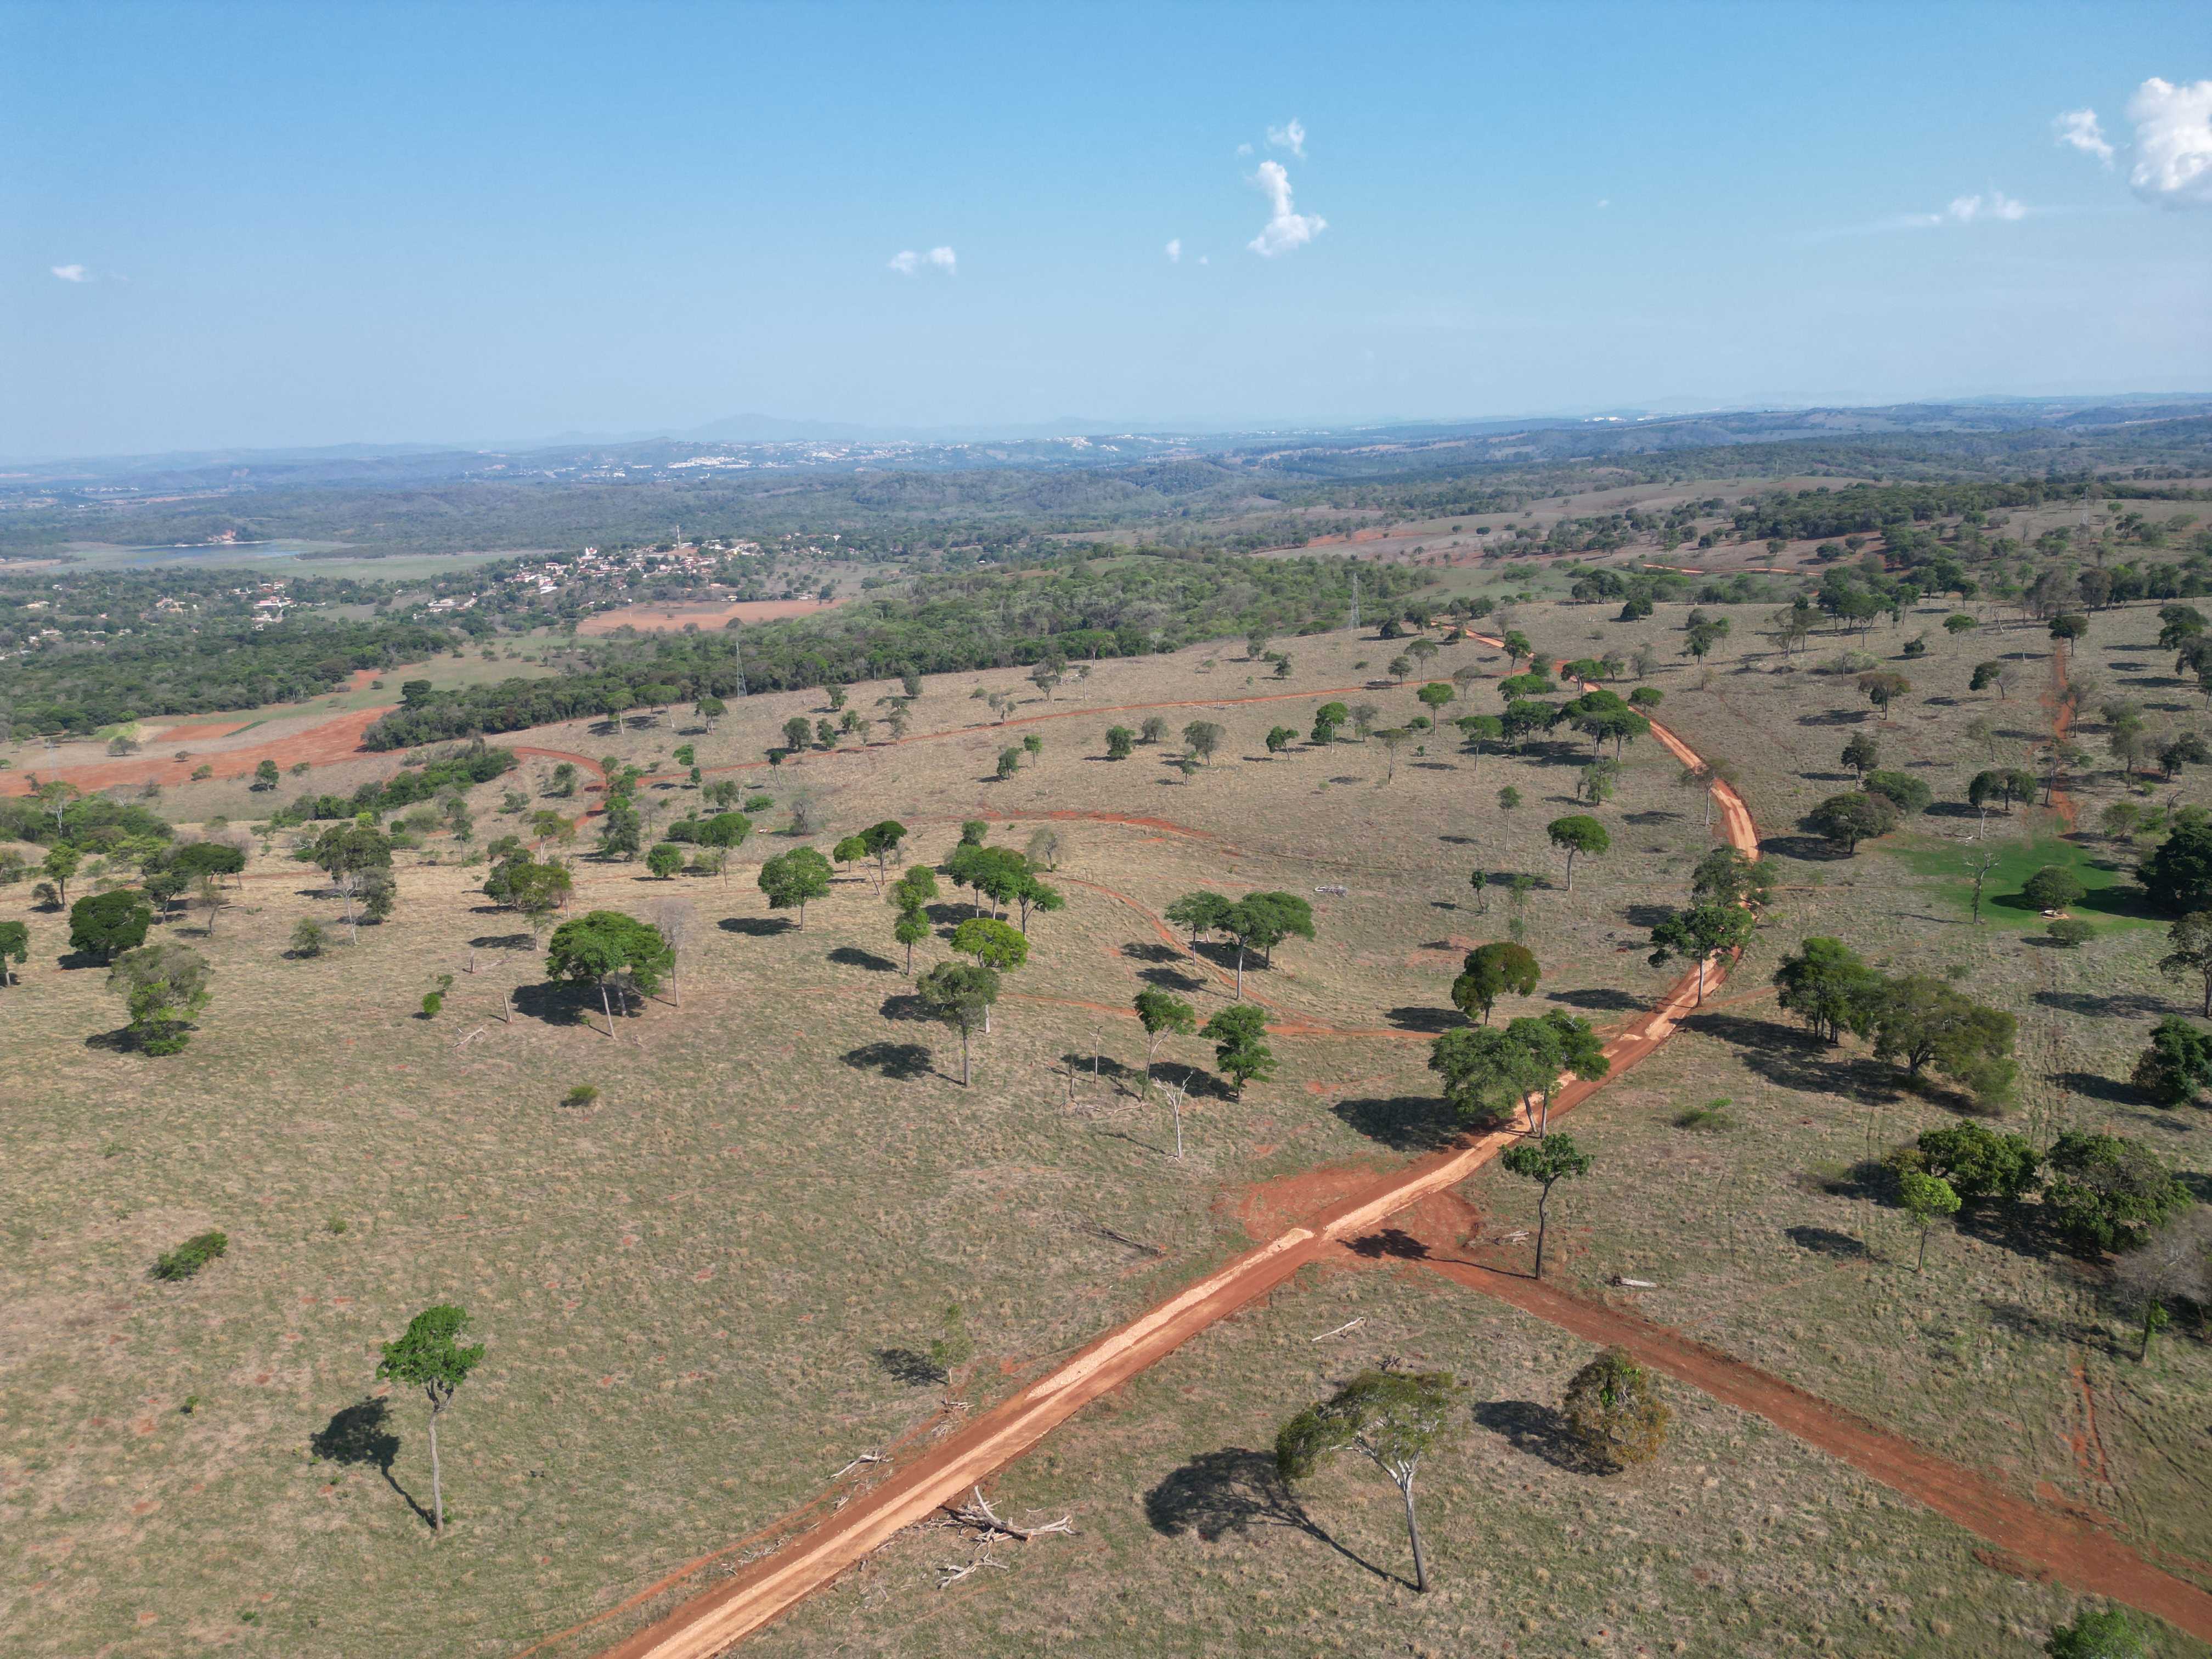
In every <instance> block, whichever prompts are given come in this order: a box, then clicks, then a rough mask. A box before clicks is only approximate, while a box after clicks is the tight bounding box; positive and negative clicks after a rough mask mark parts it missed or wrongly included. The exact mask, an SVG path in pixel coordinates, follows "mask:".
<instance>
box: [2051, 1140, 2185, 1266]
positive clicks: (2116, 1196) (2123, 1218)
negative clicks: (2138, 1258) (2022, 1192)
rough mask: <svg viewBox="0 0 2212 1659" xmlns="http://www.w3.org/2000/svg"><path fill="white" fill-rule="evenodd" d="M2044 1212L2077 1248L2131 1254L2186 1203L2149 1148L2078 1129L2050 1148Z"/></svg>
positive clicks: (2179, 1187)
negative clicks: (2082, 1131) (2047, 1212)
mask: <svg viewBox="0 0 2212 1659" xmlns="http://www.w3.org/2000/svg"><path fill="white" fill-rule="evenodd" d="M2050 1166H2051V1176H2050V1180H2049V1182H2048V1183H2047V1184H2046V1185H2045V1188H2044V1192H2043V1204H2044V1208H2045V1209H2046V1210H2048V1211H2049V1212H2051V1218H2052V1220H2053V1221H2054V1222H2055V1223H2056V1224H2057V1228H2058V1231H2059V1232H2060V1233H2061V1234H2062V1235H2063V1237H2065V1239H2066V1241H2067V1242H2068V1243H2069V1244H2072V1245H2073V1246H2074V1247H2075V1249H2077V1250H2081V1251H2084V1252H2093V1251H2097V1250H2131V1249H2136V1247H2138V1246H2139V1245H2141V1244H2142V1243H2143V1241H2144V1240H2145V1239H2146V1238H2148V1237H2149V1236H2150V1234H2151V1233H2152V1232H2154V1231H2156V1230H2157V1229H2158V1228H2160V1227H2162V1226H2164V1225H2166V1222H2167V1221H2168V1220H2170V1219H2172V1217H2173V1215H2174V1214H2175V1212H2178V1211H2179V1210H2182V1209H2184V1208H2185V1207H2186V1206H2188V1203H2189V1191H2188V1188H2185V1187H2184V1186H2183V1185H2182V1184H2181V1183H2180V1182H2178V1181H2176V1180H2175V1179H2174V1178H2173V1174H2172V1171H2171V1170H2168V1169H2167V1168H2166V1165H2165V1164H2163V1163H2161V1162H2160V1160H2159V1158H2158V1157H2157V1155H2156V1154H2155V1153H2154V1152H2151V1150H2150V1149H2149V1148H2148V1147H2147V1146H2136V1144H2135V1143H2134V1142H2132V1141H2129V1140H2123V1139H2120V1137H2118V1135H2102V1134H2085V1133H2080V1132H2078V1131H2076V1132H2069V1133H2066V1134H2063V1135H2061V1136H2059V1137H2058V1143H2057V1145H2056V1146H2053V1147H2052V1148H2051V1158H2050Z"/></svg>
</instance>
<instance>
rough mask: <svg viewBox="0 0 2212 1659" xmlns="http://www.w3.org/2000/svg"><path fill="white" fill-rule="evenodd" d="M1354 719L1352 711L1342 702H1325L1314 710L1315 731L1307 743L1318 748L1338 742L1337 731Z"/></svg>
mask: <svg viewBox="0 0 2212 1659" xmlns="http://www.w3.org/2000/svg"><path fill="white" fill-rule="evenodd" d="M1351 718H1352V710H1351V709H1349V708H1346V707H1345V705H1344V704H1342V703H1340V702H1325V703H1323V704H1322V706H1321V707H1320V708H1316V709H1315V710H1314V717H1313V730H1312V732H1310V733H1309V734H1308V735H1307V739H1306V740H1307V741H1308V742H1309V743H1311V744H1316V746H1320V745H1325V744H1332V743H1334V742H1335V741H1336V733H1337V729H1338V728H1339V727H1340V726H1343V725H1344V723H1345V722H1346V721H1347V720H1350V719H1351Z"/></svg>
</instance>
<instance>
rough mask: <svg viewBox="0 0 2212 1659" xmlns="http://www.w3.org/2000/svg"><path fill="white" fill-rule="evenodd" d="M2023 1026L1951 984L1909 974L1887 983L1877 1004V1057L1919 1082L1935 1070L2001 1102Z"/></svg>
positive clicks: (2006, 1088) (1921, 975) (1875, 1029)
mask: <svg viewBox="0 0 2212 1659" xmlns="http://www.w3.org/2000/svg"><path fill="white" fill-rule="evenodd" d="M2017 1024H2018V1023H2017V1022H2016V1021H2015V1019H2014V1018H2013V1017H2012V1016H2011V1015H2010V1014H2008V1013H2006V1012H2003V1011H2002V1009H1997V1008H1990V1007H1985V1006H1983V1005H1982V1004H1980V1003H1978V1002H1975V1001H1973V1000H1971V999H1969V998H1967V997H1966V996H1964V995H1962V994H1960V992H1959V991H1957V990H1956V989H1955V988H1954V987H1952V986H1951V985H1949V984H1948V983H1947V982H1946V981H1942V980H1940V979H1936V978H1934V977H1933V976H1931V975H1926V974H1907V975H1904V976H1903V977H1902V978H1899V979H1893V980H1891V981H1887V983H1886V984H1885V985H1884V986H1883V987H1882V989H1881V993H1880V994H1879V995H1877V996H1876V997H1875V1003H1874V1052H1875V1058H1876V1059H1877V1060H1898V1061H1902V1062H1903V1063H1904V1066H1905V1070H1906V1071H1907V1072H1908V1073H1911V1075H1913V1076H1915V1077H1917V1076H1918V1075H1920V1073H1921V1071H1922V1070H1923V1068H1924V1067H1927V1066H1934V1068H1935V1069H1936V1071H1938V1072H1940V1073H1942V1074H1943V1075H1944V1076H1945V1077H1948V1078H1949V1079H1952V1080H1953V1081H1954V1082H1956V1083H1960V1084H1963V1085H1966V1087H1968V1088H1970V1089H1972V1090H1973V1091H1975V1092H1976V1093H1977V1094H1978V1095H1984V1096H1988V1095H1990V1094H1992V1093H1993V1094H1994V1095H1995V1096H1996V1097H2002V1095H2003V1094H2004V1093H2005V1092H2006V1091H2007V1090H2008V1087H2009V1083H2010V1072H2011V1068H2012V1064H2013V1062H2012V1059H2011V1055H2012V1050H2013V1041H2014V1037H2015V1032H2016V1030H2017Z"/></svg>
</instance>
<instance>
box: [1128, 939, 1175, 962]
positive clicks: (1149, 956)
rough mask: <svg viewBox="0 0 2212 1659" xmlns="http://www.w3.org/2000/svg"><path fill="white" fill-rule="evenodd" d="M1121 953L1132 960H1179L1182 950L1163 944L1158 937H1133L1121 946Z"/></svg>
mask: <svg viewBox="0 0 2212 1659" xmlns="http://www.w3.org/2000/svg"><path fill="white" fill-rule="evenodd" d="M1121 954H1122V955H1123V956H1125V957H1128V958H1129V959H1130V960H1131V961H1132V962H1162V963H1165V962H1181V961H1182V959H1183V954H1184V953H1183V952H1182V951H1178V950H1176V947H1175V946H1174V945H1163V944H1161V943H1160V942H1159V941H1158V939H1133V940H1131V941H1130V942H1129V943H1128V944H1127V945H1123V946H1122V947H1121Z"/></svg>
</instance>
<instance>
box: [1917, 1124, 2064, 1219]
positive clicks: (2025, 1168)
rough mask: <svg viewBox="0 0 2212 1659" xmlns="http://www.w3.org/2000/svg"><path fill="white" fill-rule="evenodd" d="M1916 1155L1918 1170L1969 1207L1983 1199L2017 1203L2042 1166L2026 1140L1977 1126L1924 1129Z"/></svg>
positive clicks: (2030, 1185)
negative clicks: (1948, 1185)
mask: <svg viewBox="0 0 2212 1659" xmlns="http://www.w3.org/2000/svg"><path fill="white" fill-rule="evenodd" d="M1916 1150H1917V1152H1918V1153H1919V1160H1920V1164H1921V1167H1922V1168H1923V1169H1925V1170H1927V1171H1928V1173H1929V1174H1930V1175H1937V1176H1942V1177H1943V1179H1944V1180H1946V1181H1948V1182H1950V1183H1951V1190H1952V1191H1953V1192H1954V1193H1956V1194H1958V1195H1959V1197H1960V1200H1961V1201H1962V1202H1965V1203H1968V1204H1972V1203H1976V1202H1978V1201H1979V1200H1983V1199H1996V1200H1999V1201H2001V1202H2003V1203H2007V1204H2012V1203H2016V1202H2018V1201H2019V1200H2020V1199H2021V1196H2022V1195H2023V1194H2026V1193H2027V1191H2028V1189H2029V1188H2032V1187H2033V1186H2034V1185H2035V1176H2036V1170H2037V1166H2038V1165H2039V1164H2041V1163H2042V1159H2041V1158H2039V1157H2038V1156H2037V1155H2036V1151H2035V1148H2034V1147H2033V1146H2031V1145H2030V1144H2029V1142H2028V1140H2027V1137H2026V1136H2025V1135H2016V1134H2009V1133H1998V1132H1996V1131H1995V1130H1991V1129H1985V1128H1984V1127H1982V1126H1981V1125H1980V1124H1978V1123H1954V1124H1947V1125H1946V1126H1944V1127H1942V1128H1939V1129H1923V1130H1922V1131H1921V1133H1920V1139H1919V1140H1918V1141H1917V1143H1916Z"/></svg>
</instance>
